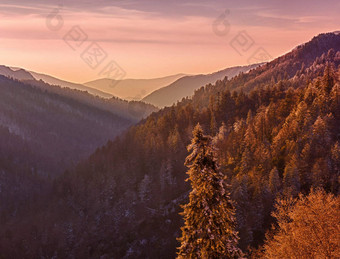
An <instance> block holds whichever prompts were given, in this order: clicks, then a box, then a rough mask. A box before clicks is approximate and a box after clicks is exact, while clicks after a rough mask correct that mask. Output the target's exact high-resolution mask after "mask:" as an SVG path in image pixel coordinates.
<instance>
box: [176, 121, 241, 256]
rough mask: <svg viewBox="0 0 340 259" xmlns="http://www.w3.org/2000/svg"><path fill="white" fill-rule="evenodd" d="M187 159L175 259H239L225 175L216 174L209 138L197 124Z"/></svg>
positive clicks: (231, 206)
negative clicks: (187, 189) (186, 199)
mask: <svg viewBox="0 0 340 259" xmlns="http://www.w3.org/2000/svg"><path fill="white" fill-rule="evenodd" d="M193 135H194V137H193V139H192V142H191V144H190V145H189V146H188V151H192V152H191V154H190V155H189V156H188V157H187V159H186V166H187V167H188V168H189V171H188V172H187V174H188V175H189V178H188V180H189V181H190V182H191V187H192V191H191V193H190V195H189V200H190V201H189V203H188V204H186V205H184V206H183V209H184V212H182V213H181V214H182V215H183V216H184V220H185V225H184V227H182V237H181V238H179V241H180V242H181V246H180V247H179V252H178V258H239V257H240V255H241V251H240V250H239V248H238V247H237V243H238V233H237V232H236V231H235V218H234V214H235V210H234V206H233V203H232V201H231V199H230V196H229V192H228V185H227V183H226V181H225V176H224V175H223V174H222V173H221V172H220V171H219V166H218V164H217V162H216V159H215V151H214V147H213V146H212V143H211V137H209V136H206V135H204V133H203V130H202V128H201V126H200V125H199V124H198V125H197V126H196V127H195V129H194V131H193Z"/></svg>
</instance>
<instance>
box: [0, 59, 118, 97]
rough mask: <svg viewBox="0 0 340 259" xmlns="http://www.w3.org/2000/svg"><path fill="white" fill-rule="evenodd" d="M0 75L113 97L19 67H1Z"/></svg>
mask: <svg viewBox="0 0 340 259" xmlns="http://www.w3.org/2000/svg"><path fill="white" fill-rule="evenodd" d="M0 75H3V76H7V77H11V78H14V79H17V80H20V81H25V80H37V81H39V80H42V81H44V82H45V83H47V84H51V85H59V86H61V87H64V88H65V87H67V88H70V89H76V90H80V91H86V92H88V93H90V94H92V95H94V96H99V97H103V98H111V97H113V95H111V94H109V93H105V92H103V91H100V90H97V89H93V88H91V87H88V86H85V85H82V84H76V83H71V82H67V81H65V80H61V79H58V78H56V77H53V76H50V75H45V74H42V73H37V72H34V71H28V70H25V69H23V68H18V67H7V66H4V65H0Z"/></svg>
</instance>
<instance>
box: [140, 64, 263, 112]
mask: <svg viewBox="0 0 340 259" xmlns="http://www.w3.org/2000/svg"><path fill="white" fill-rule="evenodd" d="M259 65H261V64H252V65H248V66H237V67H230V68H226V69H223V70H221V71H218V72H215V73H212V74H208V75H191V76H184V77H181V78H179V79H178V80H176V81H175V82H173V83H172V84H169V85H167V86H165V87H162V88H160V89H158V90H156V91H154V92H152V93H150V94H149V95H147V96H146V97H144V98H143V99H142V100H143V101H144V102H146V103H151V104H153V105H156V106H157V107H165V106H171V105H173V104H175V103H177V102H179V101H181V100H182V99H183V98H186V97H191V96H192V95H193V94H194V92H195V90H197V89H199V88H200V87H202V86H204V85H206V84H209V83H210V84H213V83H215V82H216V81H217V80H222V79H223V78H225V77H228V78H232V77H234V76H236V75H238V74H240V73H245V72H248V71H249V70H251V69H253V68H256V67H258V66H259Z"/></svg>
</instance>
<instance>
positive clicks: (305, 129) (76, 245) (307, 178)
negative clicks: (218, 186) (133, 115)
mask: <svg viewBox="0 0 340 259" xmlns="http://www.w3.org/2000/svg"><path fill="white" fill-rule="evenodd" d="M339 43H340V35H337V34H322V35H319V36H318V37H315V38H313V39H312V41H310V42H308V43H306V44H304V45H303V46H301V47H298V48H296V49H294V50H293V51H292V52H291V53H289V54H287V55H285V56H283V57H280V58H278V59H276V60H274V61H273V62H270V63H268V64H266V65H263V66H261V67H259V68H257V69H254V70H252V71H250V72H249V73H246V74H241V75H239V76H237V77H235V78H233V79H231V80H223V81H218V82H216V84H215V85H208V86H206V87H204V88H201V89H199V90H198V91H196V93H195V95H194V96H193V98H192V99H186V100H183V101H182V102H180V103H179V104H177V105H176V106H173V107H170V108H165V109H163V110H161V111H159V112H157V113H153V114H152V115H150V116H149V117H148V118H147V119H145V120H143V121H142V122H140V123H139V124H138V125H136V126H133V127H131V128H130V130H129V131H128V132H126V133H125V134H123V135H121V136H120V137H118V138H116V139H115V140H114V141H111V142H109V143H108V144H107V145H105V146H104V147H102V148H100V149H98V150H97V152H95V153H94V154H93V155H92V156H91V157H90V158H89V159H88V160H87V161H85V162H83V163H81V164H79V165H78V166H77V168H76V169H75V170H72V171H71V172H66V173H65V174H64V175H63V176H62V177H60V178H59V179H58V180H57V181H56V182H55V184H54V193H53V195H52V196H51V198H50V203H49V204H48V206H46V207H45V208H43V209H41V210H39V211H38V212H37V213H35V214H33V215H32V217H31V219H30V220H28V221H25V222H20V221H13V222H8V223H7V224H6V225H5V226H4V227H3V228H2V229H3V230H1V231H2V235H1V236H2V241H1V242H0V243H1V244H2V245H3V246H2V247H0V250H1V251H4V255H6V253H8V254H11V253H13V251H14V249H15V253H16V255H21V254H22V253H25V254H26V255H28V256H29V257H32V258H34V257H39V256H42V255H43V256H47V257H51V256H53V255H57V256H58V257H60V258H65V257H66V258H72V257H78V258H100V257H101V256H104V257H103V258H105V257H107V258H124V257H125V258H148V257H149V258H173V257H174V256H175V252H176V246H178V245H179V244H178V242H177V241H176V237H178V236H179V235H180V226H181V225H182V224H183V222H182V219H181V217H180V216H179V215H178V213H179V212H180V211H181V209H180V206H179V205H180V204H183V203H185V202H186V201H187V196H188V192H189V185H188V184H187V183H186V182H185V179H186V178H187V176H186V175H185V171H186V169H185V167H184V165H183V163H184V160H185V157H186V156H187V151H186V146H187V145H188V144H189V143H190V138H191V137H192V136H191V132H192V129H193V127H194V126H195V125H196V124H197V123H198V122H199V123H200V124H201V125H202V127H203V128H204V129H205V131H206V132H207V133H209V134H210V135H212V136H214V142H215V145H216V146H217V147H218V162H219V164H220V165H221V167H222V171H223V172H224V173H225V174H226V175H227V177H228V181H229V183H230V185H231V197H232V199H233V200H234V201H235V202H236V219H237V224H238V230H239V236H240V247H241V248H242V249H243V251H244V252H249V251H250V250H251V249H252V248H256V247H257V246H258V245H260V244H262V243H263V241H264V236H265V233H266V231H267V230H268V229H269V227H270V225H271V223H272V222H273V220H274V219H273V218H272V217H271V212H272V210H273V208H274V201H275V199H276V198H277V197H296V196H297V195H298V194H299V193H304V194H307V193H308V192H309V191H310V188H311V187H323V188H324V189H325V190H326V191H327V192H332V193H334V194H338V193H339V191H340V190H339V182H338V179H339V172H340V144H339V142H340V135H339V132H340V85H339V83H340V82H339V73H340V69H339V65H340V44H339ZM233 90H237V91H233ZM36 222H40V224H39V225H37V224H36ZM12 224H15V226H16V228H14V227H13V228H12V229H11V226H12ZM18 229H20V230H21V231H20V233H19V232H18ZM31 229H34V231H33V232H32V231H31ZM5 231H9V232H7V233H10V235H9V234H8V235H9V236H10V238H9V237H6V236H5V235H4V233H5ZM8 235H7V236H8ZM28 239H29V240H31V241H32V242H31V243H30V247H26V246H25V244H24V242H23V240H28ZM6 240H7V241H8V240H10V243H11V246H5V245H4V244H6V242H5V241H6ZM34 240H36V241H34ZM8 242H9V241H8Z"/></svg>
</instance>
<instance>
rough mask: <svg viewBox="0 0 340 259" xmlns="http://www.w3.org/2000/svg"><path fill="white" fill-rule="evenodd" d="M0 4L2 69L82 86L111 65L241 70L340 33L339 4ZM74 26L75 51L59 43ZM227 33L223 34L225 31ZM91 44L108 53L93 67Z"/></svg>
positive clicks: (139, 71)
mask: <svg viewBox="0 0 340 259" xmlns="http://www.w3.org/2000/svg"><path fill="white" fill-rule="evenodd" d="M1 2H2V3H0V18H1V23H0V56H1V62H0V64H2V65H8V66H15V67H23V68H26V69H28V70H33V71H36V72H41V73H45V74H50V75H53V76H56V77H59V78H62V79H65V80H69V81H73V82H80V83H83V82H86V81H90V80H94V79H97V78H100V77H102V76H100V75H99V73H100V71H102V69H103V68H104V67H105V66H106V65H107V64H108V63H109V62H110V61H111V60H114V61H115V62H116V63H117V64H118V65H119V66H120V68H121V69H123V70H124V71H125V72H126V75H125V77H126V78H152V77H161V76H166V75H170V74H177V73H187V74H197V73H209V72H214V71H217V70H220V69H223V68H226V67H230V66H235V65H245V64H247V63H248V60H249V58H250V57H251V56H252V54H253V53H254V52H255V51H256V50H257V49H259V48H260V47H262V49H263V50H265V51H266V52H267V53H268V54H270V56H272V57H273V58H275V57H277V56H280V55H282V54H284V53H286V52H288V51H290V50H291V49H292V48H294V47H295V46H297V45H299V44H301V43H303V42H306V41H308V40H310V39H311V38H312V37H313V36H315V35H317V34H319V33H322V32H329V31H335V30H339V24H340V16H339V10H340V3H339V1H335V0H334V1H331V0H329V1H327V0H326V1H322V2H320V1H315V0H312V1H308V2H307V1H304V2H305V3H304V4H303V3H301V2H302V1H256V3H255V1H250V0H247V1H245V0H243V1H238V2H237V3H235V2H232V1H221V0H210V1H208V0H206V1H204V0H198V1H197V0H196V1H187V0H182V1H177V0H175V1H172V2H167V1H161V0H158V1H156V0H139V1H136V0H135V1H133V0H131V1H125V0H116V1H114V0H110V1H108V0H102V1H97V2H96V1H79V0H78V1H68V0H64V1H62V0H60V1H55V2H54V3H51V1H50V2H49V3H48V4H46V1H42V0H28V1H27V0H26V1H23V0H14V1H1ZM268 2H269V3H268ZM59 5H62V8H61V9H59V10H58V12H59V15H60V17H62V20H63V25H62V26H60V27H55V26H54V25H55V23H54V22H55V20H52V27H51V26H46V19H47V16H48V15H49V14H51V13H52V12H53V10H54V11H55V8H59V7H58V6H59ZM226 10H227V12H226V13H225V11H226ZM224 13H225V15H224V19H220V20H221V21H225V22H226V24H227V27H223V26H222V25H221V26H220V27H217V30H218V31H219V32H221V33H219V34H220V35H217V34H216V33H214V30H213V24H214V22H215V21H216V20H217V19H218V17H221V15H223V14H224ZM222 18H223V17H222ZM73 26H79V27H78V28H81V29H82V30H83V31H84V32H85V33H86V35H87V40H86V41H84V42H83V44H82V45H81V46H80V47H77V48H75V50H74V49H72V48H71V47H70V46H68V45H67V44H66V43H65V41H64V40H63V37H64V36H65V35H66V34H67V33H68V32H69V31H70V30H71V28H72V27H73ZM48 27H49V28H54V29H55V31H53V30H51V29H49V28H48ZM224 28H229V29H228V32H225V33H223V32H222V30H223V29H224ZM240 31H242V32H243V36H246V37H247V39H246V42H245V43H244V44H245V45H243V46H240V45H238V46H237V48H239V51H236V50H235V49H234V48H233V47H232V46H231V45H230V42H231V41H232V40H233V39H234V41H233V42H234V43H235V42H236V41H235V39H236V38H235V37H237V36H240V34H239V32H240ZM237 39H238V40H239V41H238V42H239V43H240V42H241V41H242V40H245V38H237ZM79 42H80V41H78V42H71V45H72V44H76V43H79ZM92 42H95V43H96V44H98V45H99V46H100V47H101V48H102V49H103V50H104V51H105V52H106V53H107V57H106V59H105V60H104V61H103V62H102V63H100V62H99V64H98V67H96V68H91V67H90V66H89V65H88V64H86V62H84V60H83V59H82V58H81V54H82V53H83V52H84V50H85V49H86V48H87V47H88V46H89V45H90V44H91V43H92ZM251 42H252V44H250V43H251ZM248 43H249V44H248ZM234 47H235V45H234ZM242 48H243V50H242ZM245 49H246V50H245Z"/></svg>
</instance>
